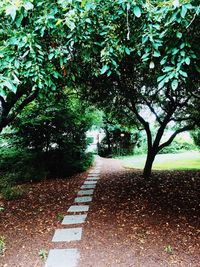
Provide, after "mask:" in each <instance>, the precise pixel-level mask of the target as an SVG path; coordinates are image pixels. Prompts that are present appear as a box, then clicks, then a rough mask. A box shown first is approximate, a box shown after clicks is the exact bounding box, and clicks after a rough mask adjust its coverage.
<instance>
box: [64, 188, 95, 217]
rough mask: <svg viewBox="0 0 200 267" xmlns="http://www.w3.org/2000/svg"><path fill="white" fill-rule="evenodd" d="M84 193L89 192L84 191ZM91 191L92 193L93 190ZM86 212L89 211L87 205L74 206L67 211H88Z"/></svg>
mask: <svg viewBox="0 0 200 267" xmlns="http://www.w3.org/2000/svg"><path fill="white" fill-rule="evenodd" d="M86 191H90V190H86ZM91 191H94V190H91ZM79 192H80V191H79ZM88 210H89V206H88V205H74V206H71V207H70V208H69V209H68V212H84V211H88Z"/></svg>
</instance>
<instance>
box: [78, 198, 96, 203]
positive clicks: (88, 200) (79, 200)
mask: <svg viewBox="0 0 200 267" xmlns="http://www.w3.org/2000/svg"><path fill="white" fill-rule="evenodd" d="M91 201H92V197H76V198H75V200H74V202H76V203H83V202H91Z"/></svg>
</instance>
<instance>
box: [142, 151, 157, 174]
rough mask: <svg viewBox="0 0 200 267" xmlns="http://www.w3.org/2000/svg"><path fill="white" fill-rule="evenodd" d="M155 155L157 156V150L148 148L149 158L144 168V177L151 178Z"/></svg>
mask: <svg viewBox="0 0 200 267" xmlns="http://www.w3.org/2000/svg"><path fill="white" fill-rule="evenodd" d="M155 157H156V152H155V151H154V149H150V148H148V153H147V158H146V162H145V166H144V170H143V177H144V178H149V177H150V176H151V172H152V166H153V162H154V159H155Z"/></svg>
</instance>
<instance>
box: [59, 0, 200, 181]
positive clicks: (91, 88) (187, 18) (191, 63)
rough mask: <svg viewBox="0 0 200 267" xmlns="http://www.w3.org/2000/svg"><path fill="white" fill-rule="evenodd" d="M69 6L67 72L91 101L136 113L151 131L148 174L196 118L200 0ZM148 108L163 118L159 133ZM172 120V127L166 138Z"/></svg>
mask: <svg viewBox="0 0 200 267" xmlns="http://www.w3.org/2000/svg"><path fill="white" fill-rule="evenodd" d="M63 2H64V1H63ZM65 10H66V14H65V16H66V18H67V22H66V25H68V26H69V28H70V29H71V33H70V34H69V35H68V42H67V45H68V47H70V49H71V52H70V60H69V61H68V62H67V63H66V68H67V70H68V73H69V74H70V73H71V75H72V74H73V77H74V80H75V84H76V85H79V86H80V84H82V86H84V87H85V90H84V91H83V92H84V94H87V95H88V97H89V98H90V99H92V101H93V102H97V103H101V104H102V105H103V106H104V105H107V106H110V105H116V106H120V108H122V107H124V108H126V109H127V108H128V109H129V110H130V111H132V114H133V116H134V118H136V119H137V121H138V122H139V123H140V125H142V126H143V128H144V129H145V131H146V135H147V143H148V153H147V160H146V164H145V167H144V173H143V175H144V176H145V177H149V176H150V175H151V169H152V164H153V161H154V159H155V156H156V154H157V153H158V152H159V151H160V150H161V149H163V148H164V147H166V146H168V145H169V144H170V143H171V142H172V141H173V139H174V138H175V137H176V136H177V134H179V133H181V132H183V131H188V130H191V129H193V128H194V127H195V125H196V123H197V120H196V117H195V116H194V110H195V109H196V107H197V105H198V103H199V100H198V95H199V92H200V86H199V84H200V79H199V72H200V64H199V59H200V58H199V54H200V53H199V52H200V51H199V50H200V48H199V45H198V44H199V41H200V35H199V34H200V32H199V29H198V25H199V22H200V16H199V13H200V7H199V6H198V1H193V0H191V1H186V0H180V1H165V2H163V1H137V2H136V1H128V0H117V1H111V0H109V1H107V0H106V1H98V0H94V1H89V0H88V1H80V2H78V1H75V2H73V1H72V2H70V4H69V3H68V2H65ZM70 23H71V24H72V23H73V27H71V26H70V25H71V24H70ZM69 24H70V25H69ZM147 109H148V110H149V111H150V112H151V113H152V114H153V116H154V117H155V120H156V122H157V131H156V133H155V136H153V134H152V131H151V123H150V122H149V121H148V120H147V119H146V118H145V115H144V113H143V112H142V111H144V110H147ZM170 125H171V126H173V127H174V133H173V134H172V135H171V137H170V138H169V139H168V140H167V141H166V142H162V137H163V134H164V132H165V130H166V129H167V127H168V126H170Z"/></svg>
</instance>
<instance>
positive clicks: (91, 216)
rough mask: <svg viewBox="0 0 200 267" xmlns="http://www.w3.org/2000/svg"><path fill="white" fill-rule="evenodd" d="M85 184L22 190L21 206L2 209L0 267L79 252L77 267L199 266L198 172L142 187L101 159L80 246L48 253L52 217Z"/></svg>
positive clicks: (131, 174) (28, 266) (162, 174)
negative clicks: (45, 252)
mask: <svg viewBox="0 0 200 267" xmlns="http://www.w3.org/2000/svg"><path fill="white" fill-rule="evenodd" d="M86 176H87V174H86V173H83V174H81V175H78V176H74V177H71V178H70V179H66V180H63V179H62V180H55V181H53V180H51V181H45V182H42V183H37V184H31V185H26V188H27V194H26V195H25V196H24V198H23V199H20V200H17V201H10V202H7V203H5V211H4V212H1V219H0V235H2V234H3V235H4V236H5V238H6V244H7V249H6V251H5V255H4V257H0V262H1V263H0V266H1V267H2V266H7V267H14V266H17V267H41V266H43V263H42V260H40V259H39V256H38V252H39V250H40V249H46V250H49V248H53V247H56V248H59V247H68V248H70V247H76V248H79V249H80V252H81V260H80V264H79V267H94V266H95V267H107V266H111V267H139V266H141V267H159V266H178V267H179V266H180V267H181V266H183V267H185V266H187V267H188V266H192V267H199V266H200V171H156V172H154V173H153V177H152V179H151V180H150V181H149V182H146V181H144V180H143V178H142V177H141V172H140V171H135V170H126V169H123V168H122V167H121V165H120V163H119V161H118V160H113V159H104V160H103V170H102V175H101V179H100V180H99V181H98V184H97V187H96V190H95V194H94V198H93V203H92V205H91V206H90V210H89V213H88V217H87V222H86V223H85V224H84V226H83V236H82V240H81V241H79V242H74V243H73V244H71V245H70V244H67V245H66V244H64V243H61V244H56V245H54V244H52V242H51V239H52V236H53V232H54V230H55V229H56V228H61V225H60V223H59V222H58V220H57V218H56V217H57V214H58V213H61V214H66V211H67V208H68V207H69V206H70V205H71V204H72V203H73V199H74V198H75V196H76V194H77V192H78V190H79V187H80V185H81V183H82V181H83V180H84V179H85V178H86ZM6 264H7V265H6Z"/></svg>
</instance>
